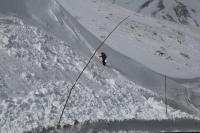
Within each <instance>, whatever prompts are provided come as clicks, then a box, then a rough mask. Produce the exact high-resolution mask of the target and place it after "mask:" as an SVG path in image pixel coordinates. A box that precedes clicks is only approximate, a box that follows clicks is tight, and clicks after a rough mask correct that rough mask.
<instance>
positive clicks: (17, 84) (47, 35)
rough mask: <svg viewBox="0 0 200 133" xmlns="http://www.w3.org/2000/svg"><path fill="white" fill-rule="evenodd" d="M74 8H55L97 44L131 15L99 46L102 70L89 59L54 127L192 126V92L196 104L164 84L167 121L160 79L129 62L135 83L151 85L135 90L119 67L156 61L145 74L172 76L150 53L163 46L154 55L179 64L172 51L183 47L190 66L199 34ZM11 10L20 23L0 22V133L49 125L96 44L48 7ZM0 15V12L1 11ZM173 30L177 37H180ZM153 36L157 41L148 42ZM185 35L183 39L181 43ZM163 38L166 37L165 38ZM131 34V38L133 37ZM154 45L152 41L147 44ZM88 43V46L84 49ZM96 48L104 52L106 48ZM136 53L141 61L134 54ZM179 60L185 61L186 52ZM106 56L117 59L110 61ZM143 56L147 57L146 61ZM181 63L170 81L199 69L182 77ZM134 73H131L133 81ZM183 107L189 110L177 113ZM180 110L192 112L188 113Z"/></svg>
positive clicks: (92, 6) (104, 7) (91, 7)
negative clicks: (132, 122) (114, 123)
mask: <svg viewBox="0 0 200 133" xmlns="http://www.w3.org/2000/svg"><path fill="white" fill-rule="evenodd" d="M4 2H5V1H4ZM17 2H19V1H17ZM17 2H16V3H17ZM59 2H61V0H60V1H59ZM62 2H63V3H64V1H62ZM79 2H80V1H78V0H73V1H72V0H68V1H67V5H66V4H62V5H64V6H65V8H66V9H67V11H70V13H71V14H72V15H74V14H75V16H76V19H78V21H79V22H80V23H81V24H83V25H84V26H85V27H86V28H87V29H88V30H89V31H90V32H91V33H93V34H94V35H96V36H97V37H98V38H99V39H100V40H102V39H103V38H105V35H107V34H108V33H109V32H110V31H111V30H112V28H113V26H114V25H115V24H117V23H118V22H119V21H120V20H121V19H122V18H123V17H124V16H126V15H129V14H134V15H135V16H134V15H131V17H130V19H128V21H127V22H125V23H124V24H123V25H122V26H121V28H119V29H118V30H117V31H116V32H115V33H114V34H113V35H112V37H111V38H110V39H109V40H108V42H107V44H108V45H109V46H110V47H111V48H113V49H110V54H112V55H109V58H108V66H103V65H102V64H101V62H100V61H99V59H98V58H97V57H95V58H94V59H93V60H92V62H91V64H90V65H89V67H88V68H87V69H86V71H85V72H84V74H83V76H82V77H81V78H80V81H79V82H78V84H77V85H76V87H75V89H74V91H73V92H72V96H71V97H70V100H69V104H68V105H67V108H66V110H65V112H64V116H63V119H62V122H61V124H62V125H64V124H72V123H73V121H74V120H75V119H77V120H78V121H80V122H85V121H88V120H89V121H98V120H100V119H102V120H108V121H110V120H121V121H123V120H125V119H137V120H163V119H164V120H168V119H175V118H182V119H199V117H198V115H197V113H198V111H199V110H198V108H197V107H196V106H195V105H196V103H198V93H195V94H197V95H196V96H195V98H197V99H192V100H191V101H189V100H190V99H188V97H189V96H187V97H186V96H185V94H184V95H183V94H182V93H183V92H184V89H182V88H181V87H182V86H180V85H179V84H177V83H175V82H174V81H172V80H171V79H168V82H169V90H168V94H169V95H168V98H169V100H172V101H175V102H176V104H178V106H180V107H179V108H178V107H175V106H173V107H172V106H171V104H169V105H168V115H166V113H165V104H164V102H163V100H162V95H161V94H160V92H162V87H161V86H160V84H162V82H161V81H162V79H160V75H159V74H155V72H151V71H150V70H148V69H146V68H145V67H143V66H142V65H140V64H137V63H135V64H136V67H139V68H140V71H138V73H139V76H138V79H139V78H140V77H143V78H142V79H143V80H144V79H146V80H145V81H147V80H149V78H148V77H146V76H144V75H143V74H144V73H148V74H149V73H150V74H149V75H150V77H151V80H149V81H148V82H147V83H144V84H146V85H147V86H145V87H142V84H143V83H142V82H143V80H141V82H140V83H141V84H138V83H136V82H135V81H134V80H133V79H131V78H129V75H131V74H132V73H131V72H132V71H131V70H133V71H134V72H135V71H137V70H138V69H135V68H136V67H133V65H130V66H128V65H127V64H123V61H127V62H130V63H133V60H137V61H138V62H142V64H145V63H147V64H145V65H148V63H150V62H151V64H152V63H155V62H156V63H158V64H155V66H153V65H149V67H150V68H151V69H152V70H154V69H156V72H157V71H158V72H161V73H167V75H171V76H172V77H174V73H175V72H176V70H173V69H172V70H171V69H170V68H171V66H170V64H169V63H168V62H166V61H165V57H157V56H155V55H154V54H155V53H153V52H155V51H154V50H155V49H156V48H159V47H160V46H159V45H166V47H164V48H161V50H163V51H165V52H166V55H168V54H169V55H174V56H173V57H174V58H172V59H174V60H175V59H177V60H178V59H181V57H179V56H178V57H177V58H175V57H176V55H177V54H178V53H179V50H180V49H181V48H182V49H181V50H183V51H184V50H187V48H190V47H191V48H190V49H189V50H188V51H187V52H189V53H190V52H191V53H190V54H191V55H190V58H192V59H193V56H192V54H193V52H194V53H195V51H194V49H195V50H196V54H197V55H198V48H199V47H198V46H197V44H198V41H199V38H198V36H197V35H196V34H195V33H199V31H198V30H195V29H188V28H187V27H184V30H186V32H184V31H182V30H183V29H182V30H181V29H179V28H180V27H181V26H177V27H178V29H176V28H175V27H176V26H174V25H172V24H171V23H164V22H163V21H157V20H154V19H151V18H148V17H144V16H142V15H139V14H136V13H133V12H131V11H129V10H126V9H124V8H121V7H119V6H116V5H112V4H109V3H104V2H103V3H101V2H100V1H96V3H95V2H91V1H90V0H85V1H84V2H80V3H79ZM99 2H100V3H99ZM105 2H106V1H105ZM2 3H3V2H2ZM6 3H7V4H8V3H9V2H6ZM6 3H4V4H5V5H6ZM13 4H15V2H14V3H13ZM18 4H19V5H20V6H19V7H21V8H19V7H18V6H17V7H15V6H13V7H12V6H11V7H10V8H9V9H8V11H9V13H10V12H11V14H12V12H15V11H17V12H15V13H16V14H17V16H18V15H19V16H20V17H22V18H21V19H20V18H19V17H8V16H7V15H8V14H6V16H3V17H1V18H0V40H1V41H0V62H1V64H0V96H1V97H0V132H3V133H4V132H8V133H15V132H19V133H20V132H23V131H24V130H31V129H32V128H38V127H48V126H55V125H56V124H57V122H58V118H59V116H60V113H61V110H62V108H63V104H64V102H65V99H66V97H67V94H68V93H69V89H70V88H71V86H72V84H73V83H74V81H75V79H76V77H77V76H78V74H79V73H80V71H81V70H82V69H83V68H84V66H85V65H86V63H87V61H88V60H89V57H90V55H91V53H90V52H91V51H94V47H95V45H98V44H97V42H98V41H96V38H95V36H92V35H91V33H90V32H88V31H87V30H85V29H83V28H81V26H80V25H79V23H78V22H77V21H75V20H74V19H72V18H71V17H70V14H69V13H68V12H67V11H65V10H64V9H63V8H62V7H61V6H60V5H59V4H58V3H57V2H56V1H52V0H44V1H43V2H41V1H40V0H37V1H35V0H29V1H21V4H20V3H18ZM25 5H26V6H25ZM0 7H1V6H0ZM108 7H109V8H108ZM18 8H19V9H20V10H19V9H18ZM2 10H4V11H5V10H6V8H2ZM119 10H120V11H119ZM0 11H1V10H0ZM110 13H112V14H110ZM16 14H15V15H16ZM25 14H26V15H25ZM105 15H106V16H107V15H108V16H109V15H110V16H109V17H107V18H104V16H105ZM136 20H137V21H136ZM30 21H31V22H30ZM30 24H31V25H30ZM130 24H131V25H133V26H134V27H137V32H135V33H134V32H133V31H134V30H133V29H131V30H130ZM78 25H79V26H78ZM163 25H164V26H166V27H165V28H164V29H163ZM174 29H175V30H174ZM176 30H178V31H179V30H181V35H180V33H179V32H176ZM153 31H155V32H156V33H157V34H159V35H162V36H159V37H157V36H156V37H155V36H152V34H153ZM82 33H84V34H85V36H84V35H83V34H82ZM138 33H139V34H141V35H139V34H138ZM189 33H190V34H191V35H190V36H189V37H188V38H186V35H188V34H189ZM166 34H167V35H173V36H172V38H170V37H169V38H167V36H166ZM135 35H138V37H137V38H135ZM174 36H175V37H174ZM86 37H87V38H86ZM154 37H155V38H154ZM160 37H163V39H165V41H168V42H170V43H173V44H176V43H175V42H174V38H176V37H180V38H181V39H185V40H186V41H189V40H190V41H193V42H194V45H186V46H185V45H183V46H178V45H173V46H172V45H169V44H168V43H166V44H165V43H161V44H160V43H159V42H162V39H158V38H160ZM88 38H89V39H88ZM154 39H155V40H156V41H153V40H154ZM175 40H176V39H175ZM140 41H142V42H143V43H141V42H140ZM91 42H93V43H94V44H93V45H92V43H91ZM148 43H149V45H148ZM195 43H196V45H195ZM120 44H123V46H122V45H120ZM86 46H88V47H89V48H87V47H86ZM127 47H128V48H127ZM82 48H83V49H82ZM103 48H106V49H107V50H108V47H107V46H106V45H105V46H104V47H103ZM134 49H136V50H134ZM115 50H116V51H115ZM156 50H157V49H156ZM190 50H192V51H190ZM141 51H142V52H143V53H144V55H141V54H140V53H141ZM149 51H151V52H152V53H153V54H152V53H151V52H149ZM121 54H122V55H121ZM124 55H125V56H124ZM182 55H183V56H185V57H187V53H186V54H182ZM114 56H116V57H119V58H118V59H113V58H111V57H114ZM147 57H149V58H148V59H146V58H147ZM197 57H198V56H197ZM197 57H196V58H194V59H193V60H194V61H193V60H192V59H191V61H190V62H191V63H188V64H189V65H192V64H193V63H197V61H196V60H197ZM136 58H137V59H136ZM143 58H145V59H144V60H143ZM163 58H164V59H163ZM155 59H156V60H155ZM157 59H158V60H157ZM112 60H113V61H112ZM116 60H120V62H122V63H121V64H120V63H119V62H118V61H116ZM154 61H155V62H154ZM159 61H160V62H159ZM113 63H117V64H120V65H118V66H119V67H121V68H123V69H120V71H119V70H118V69H117V66H116V64H115V65H113ZM159 63H165V64H164V65H166V68H160V69H159V70H157V68H158V65H161V64H159ZM184 63H185V59H182V60H180V62H176V61H174V64H177V65H180V67H181V68H180V71H185V73H183V74H182V75H181V74H179V75H178V77H180V76H185V75H187V76H186V78H189V77H191V75H192V74H193V73H195V74H196V76H197V75H198V72H196V71H195V67H196V69H197V70H198V69H199V67H198V66H196V65H195V66H194V67H192V66H191V68H190V69H191V70H190V71H189V70H188V68H187V67H186V68H185V67H184V66H183V65H182V64H184ZM133 64H134V63H133ZM172 64H173V63H172ZM174 64H173V65H172V66H173V67H174ZM132 67H133V69H132ZM161 67H162V66H161ZM162 69H164V70H162ZM167 69H170V71H169V70H167ZM186 70H188V71H186ZM174 71H175V72H174ZM173 72H174V73H173ZM128 73H129V75H128ZM138 73H137V72H136V76H137V74H138ZM190 74H191V75H190ZM149 75H148V76H149ZM176 76H177V75H176ZM193 76H194V77H195V75H193ZM158 79H159V80H158ZM155 81H156V84H157V85H158V84H159V88H157V87H158V86H156V87H155V86H154V83H153V82H155ZM157 81H160V82H159V83H157ZM148 85H149V86H148ZM156 89H157V91H156ZM190 93H191V94H192V93H193V92H192V91H188V95H190ZM193 100H194V101H193ZM186 107H187V108H188V110H190V111H188V110H184V109H183V108H186ZM187 111H188V112H190V113H191V111H192V113H191V114H189V113H188V112H187ZM195 111H196V112H195Z"/></svg>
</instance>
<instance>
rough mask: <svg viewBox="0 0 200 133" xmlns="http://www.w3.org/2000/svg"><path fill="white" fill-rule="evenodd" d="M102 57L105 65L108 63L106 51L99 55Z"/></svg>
mask: <svg viewBox="0 0 200 133" xmlns="http://www.w3.org/2000/svg"><path fill="white" fill-rule="evenodd" d="M99 57H100V58H101V61H102V63H103V65H104V66H105V65H106V58H107V56H106V54H105V53H104V52H101V55H100V56H99Z"/></svg>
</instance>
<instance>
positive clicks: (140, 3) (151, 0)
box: [115, 0, 200, 27]
mask: <svg viewBox="0 0 200 133" xmlns="http://www.w3.org/2000/svg"><path fill="white" fill-rule="evenodd" d="M115 3H117V4H120V5H122V6H124V7H126V8H128V9H131V10H134V11H137V12H139V13H142V14H144V15H149V16H153V17H156V18H159V19H164V20H169V21H172V22H176V23H180V24H185V25H192V26H196V27H199V26H200V15H199V12H200V9H199V6H200V1H199V0H192V1H189V0H125V1H123V2H122V1H120V0H118V1H115Z"/></svg>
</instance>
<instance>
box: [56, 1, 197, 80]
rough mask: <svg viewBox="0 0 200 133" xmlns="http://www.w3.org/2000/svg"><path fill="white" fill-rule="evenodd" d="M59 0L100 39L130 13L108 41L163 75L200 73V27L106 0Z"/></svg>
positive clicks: (110, 44)
mask: <svg viewBox="0 0 200 133" xmlns="http://www.w3.org/2000/svg"><path fill="white" fill-rule="evenodd" d="M59 2H61V3H62V5H63V6H64V7H65V9H66V10H67V11H69V12H70V13H71V14H72V15H73V16H74V17H75V18H77V20H78V22H80V23H81V24H82V25H83V26H84V27H86V28H87V29H88V30H89V31H90V32H92V34H94V35H95V36H96V37H98V38H99V39H100V40H103V39H104V38H105V36H106V35H108V33H109V32H110V31H111V30H112V29H113V28H114V26H115V25H116V24H117V23H118V22H119V21H120V20H121V19H123V18H124V17H126V16H128V15H130V16H131V17H130V18H129V19H128V20H127V21H126V22H125V23H124V24H122V25H121V27H120V28H119V30H117V31H116V32H115V33H114V34H113V35H112V36H111V37H110V39H109V40H108V41H107V42H106V43H107V45H109V46H110V47H111V48H113V49H114V50H116V51H118V52H120V53H122V54H124V55H126V56H128V57H130V58H131V59H133V60H136V61H138V62H140V63H141V64H144V65H145V66H146V67H148V68H150V69H152V70H153V71H156V72H158V73H161V74H163V75H167V76H170V77H176V78H183V79H189V78H195V77H199V75H200V73H199V72H200V71H199V69H200V64H199V56H200V55H199V53H200V52H199V45H198V44H199V42H200V39H199V37H197V36H196V35H199V33H200V31H199V30H196V29H194V28H188V27H187V26H185V27H184V26H179V25H177V24H174V23H170V22H167V23H166V22H165V21H161V20H155V19H152V18H150V17H145V16H143V15H140V14H137V13H134V12H132V11H130V10H127V9H125V8H122V7H120V6H117V5H115V4H114V5H112V4H111V3H110V4H108V3H109V2H105V1H100V0H96V1H92V0H86V1H84V2H83V1H81V0H67V1H64V0H59ZM183 29H184V30H183ZM191 33H193V34H191ZM163 49H164V50H163ZM156 51H161V52H164V56H159V55H157V54H156ZM182 53H184V55H188V56H183V54H182Z"/></svg>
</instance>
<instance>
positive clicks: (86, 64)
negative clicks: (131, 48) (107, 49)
mask: <svg viewBox="0 0 200 133" xmlns="http://www.w3.org/2000/svg"><path fill="white" fill-rule="evenodd" d="M129 17H130V16H127V17H126V18H124V19H123V20H122V21H120V22H119V23H118V24H117V26H116V27H115V28H114V29H113V30H112V31H111V32H110V34H109V35H108V36H107V37H106V38H105V40H104V41H103V42H102V43H101V44H100V45H99V46H98V47H97V49H96V50H95V52H94V53H93V55H92V56H91V58H90V59H89V61H88V63H87V64H86V66H85V67H84V68H83V70H82V71H81V73H80V74H79V76H78V78H77V79H76V81H75V82H74V84H73V86H72V87H71V89H70V92H69V95H68V97H67V100H66V102H65V105H64V108H63V110H62V113H61V115H60V119H59V122H58V124H57V126H58V127H60V122H61V119H62V116H63V113H64V110H65V108H66V106H67V103H68V101H69V98H70V95H71V93H72V90H73V89H74V88H75V86H76V83H77V82H78V80H79V78H80V77H81V75H82V74H83V72H84V71H85V69H86V68H87V67H88V65H89V64H90V62H91V60H92V59H93V57H94V56H95V54H96V53H97V51H98V50H99V49H100V48H101V47H102V46H103V44H104V43H105V41H106V40H107V39H108V38H109V37H110V36H111V34H112V33H113V32H114V31H115V30H116V29H117V28H118V27H119V26H120V25H121V24H122V23H123V22H124V21H125V20H127V19H128V18H129Z"/></svg>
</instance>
